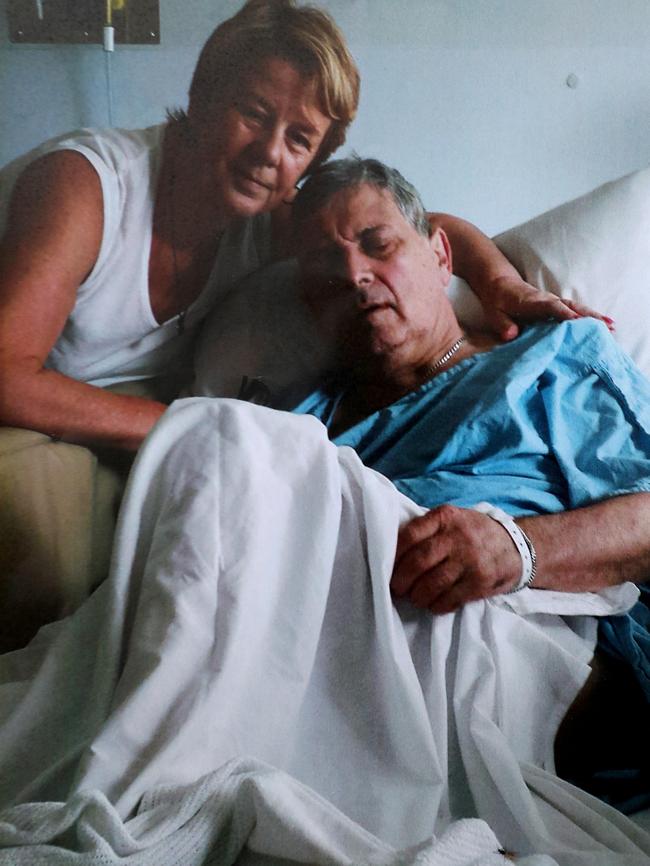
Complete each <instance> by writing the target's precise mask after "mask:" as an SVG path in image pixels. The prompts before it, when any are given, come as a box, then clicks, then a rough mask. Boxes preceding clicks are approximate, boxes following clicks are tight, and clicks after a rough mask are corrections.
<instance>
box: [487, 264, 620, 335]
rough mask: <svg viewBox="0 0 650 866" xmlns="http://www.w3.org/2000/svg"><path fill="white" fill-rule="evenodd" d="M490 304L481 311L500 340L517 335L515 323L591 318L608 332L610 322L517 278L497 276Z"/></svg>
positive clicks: (600, 315) (588, 309)
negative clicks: (606, 328) (602, 325)
mask: <svg viewBox="0 0 650 866" xmlns="http://www.w3.org/2000/svg"><path fill="white" fill-rule="evenodd" d="M490 298H491V300H490V302H489V303H487V302H486V303H485V305H484V311H485V317H486V319H487V322H488V325H489V326H490V328H492V330H493V331H494V332H495V333H496V334H498V335H499V337H500V338H501V339H502V340H513V339H514V338H515V337H516V336H517V334H518V333H519V327H518V325H517V322H538V321H541V320H544V319H555V320H556V321H558V322H563V321H565V320H566V319H579V318H582V317H584V316H591V317H592V318H594V319H599V320H600V321H601V322H604V323H605V324H606V325H607V327H608V328H609V330H610V331H613V330H614V322H613V321H612V319H610V318H609V316H604V315H602V314H601V313H599V312H597V311H596V310H592V309H591V307H587V306H586V305H585V304H581V303H579V302H578V301H571V300H569V299H568V298H560V297H558V296H557V295H554V294H552V292H546V291H544V290H543V289H538V288H536V287H535V286H532V285H531V284H530V283H527V282H526V281H525V280H523V279H522V278H521V277H519V276H501V277H498V278H497V279H495V280H494V281H493V282H492V284H491V289H490Z"/></svg>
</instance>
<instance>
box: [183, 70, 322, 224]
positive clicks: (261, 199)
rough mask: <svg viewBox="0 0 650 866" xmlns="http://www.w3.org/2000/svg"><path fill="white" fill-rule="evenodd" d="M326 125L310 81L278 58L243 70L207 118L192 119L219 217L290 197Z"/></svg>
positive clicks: (266, 206)
mask: <svg viewBox="0 0 650 866" xmlns="http://www.w3.org/2000/svg"><path fill="white" fill-rule="evenodd" d="M330 124H331V120H330V118H329V117H327V116H326V115H324V114H323V113H322V111H321V110H320V107H319V106H318V104H317V101H316V96H315V88H314V85H313V83H312V81H311V80H310V79H306V78H304V77H303V76H302V75H301V74H300V73H299V72H298V71H297V70H296V69H295V68H294V67H293V66H291V64H290V63H288V62H287V61H286V60H282V59H280V58H278V57H272V58H268V59H266V60H264V61H263V62H262V63H261V64H260V65H259V67H258V68H257V69H256V70H255V71H254V72H251V73H250V74H249V75H248V76H247V77H246V78H245V79H244V80H243V81H242V82H241V85H240V86H238V87H237V89H236V92H235V93H233V94H231V95H230V98H229V100H228V101H227V103H226V105H225V107H224V108H223V109H221V110H215V111H214V117H212V116H203V117H201V118H200V119H199V120H198V121H197V120H196V119H195V123H194V128H195V130H196V131H197V133H198V146H199V158H200V159H201V162H202V163H203V167H204V171H205V179H206V183H209V185H210V187H211V188H212V190H213V192H214V195H215V196H216V197H217V200H218V201H219V203H220V205H221V206H222V207H223V210H224V212H225V214H226V215H227V216H229V217H235V216H253V215H255V214H258V213H261V212H262V211H268V210H272V209H273V208H275V207H277V205H278V204H280V202H281V201H282V200H283V199H286V198H288V197H291V195H292V192H293V189H294V187H295V185H296V183H297V181H298V180H299V178H300V177H301V176H302V175H303V174H304V172H305V171H306V170H307V168H308V166H309V164H310V163H311V161H312V160H313V159H314V157H315V156H316V154H317V153H318V150H319V148H320V145H321V143H322V141H323V139H324V137H325V135H326V133H327V131H328V129H329V127H330Z"/></svg>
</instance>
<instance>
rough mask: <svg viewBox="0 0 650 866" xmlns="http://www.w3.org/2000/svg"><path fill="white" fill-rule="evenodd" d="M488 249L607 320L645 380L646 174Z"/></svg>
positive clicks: (649, 188) (648, 299)
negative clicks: (498, 252)
mask: <svg viewBox="0 0 650 866" xmlns="http://www.w3.org/2000/svg"><path fill="white" fill-rule="evenodd" d="M494 241H495V243H496V244H497V246H498V247H499V248H500V249H501V250H502V251H503V252H504V253H505V255H506V256H507V257H508V258H509V259H510V261H511V262H512V263H513V264H514V265H515V267H516V268H517V269H518V270H519V271H520V273H521V274H522V276H523V277H524V278H525V279H527V280H528V281H529V282H531V283H533V284H534V285H536V286H539V287H540V288H544V289H548V290H549V291H551V292H554V293H555V294H559V295H563V296H565V297H568V298H571V299H573V300H578V301H582V302H583V303H586V304H589V306H591V307H593V308H595V309H596V310H598V311H599V312H601V313H604V314H605V315H608V316H611V317H612V318H613V319H614V324H615V327H616V330H615V337H616V339H617V340H618V342H619V343H620V344H621V345H622V346H623V348H624V349H625V350H626V352H627V353H628V354H629V355H631V356H632V358H633V359H634V360H635V361H636V363H637V365H638V366H639V367H640V368H641V370H642V371H643V372H644V373H645V375H646V376H650V168H649V169H644V170H642V171H638V172H635V173H634V174H630V175H627V176H626V177H622V178H620V179H619V180H615V181H611V182H610V183H606V184H604V185H603V186H600V187H598V188H597V189H595V190H593V191H592V192H590V193H587V195H583V196H581V197H580V198H577V199H575V200H573V201H570V202H567V203H566V204H563V205H561V206H560V207H556V208H554V209H553V210H550V211H547V212H546V213H543V214H541V216H538V217H535V219H532V220H530V221H529V222H526V223H523V224H522V225H519V226H516V227H515V228H513V229H510V230H509V231H506V232H504V233H503V234H500V235H498V236H497V237H495V238H494Z"/></svg>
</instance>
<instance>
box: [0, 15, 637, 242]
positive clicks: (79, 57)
mask: <svg viewBox="0 0 650 866" xmlns="http://www.w3.org/2000/svg"><path fill="white" fill-rule="evenodd" d="M238 5H239V2H238V0H184V2H177V0H161V32H162V44H161V45H160V46H159V47H151V46H147V47H124V48H122V47H118V49H117V51H116V53H115V55H114V57H113V58H112V70H113V72H112V77H113V88H114V109H115V113H114V119H115V124H116V125H118V126H143V125H146V124H149V123H155V122H157V121H158V120H159V119H161V118H162V116H163V114H164V109H165V107H167V106H173V105H177V104H185V93H186V90H187V86H188V83H189V78H190V74H191V71H192V67H193V64H194V61H195V59H196V56H197V54H198V49H199V47H200V45H201V43H202V42H203V41H204V39H205V38H206V36H207V35H208V33H209V32H210V30H211V29H212V28H213V26H214V25H215V24H216V23H217V21H218V20H221V19H222V18H224V17H227V16H228V15H229V14H231V13H232V12H233V11H234V10H235V9H236V8H237V7H238ZM321 5H322V6H324V7H325V8H326V9H328V10H329V11H330V12H331V13H332V14H333V15H334V17H335V18H336V19H337V21H338V22H339V24H340V25H341V27H342V29H343V31H344V32H345V33H346V35H347V37H348V40H349V43H350V46H351V48H352V51H353V53H354V55H355V57H356V58H357V61H358V63H359V66H360V68H361V72H362V78H363V90H362V102H361V108H360V112H359V117H358V119H357V121H356V122H355V124H354V127H353V129H352V131H351V133H350V136H349V145H350V146H351V147H354V148H355V149H356V150H358V151H359V152H360V153H361V154H364V155H366V154H367V155H375V156H378V157H380V158H382V159H384V160H386V161H387V162H389V163H391V164H393V165H397V166H398V167H399V168H400V169H401V170H402V171H403V173H404V174H405V175H406V176H407V177H408V178H409V179H410V180H412V181H413V182H414V183H415V184H416V185H417V186H418V187H419V188H420V190H421V192H422V193H423V196H424V198H425V202H426V204H427V205H428V206H429V207H431V208H435V209H444V210H449V211H452V212H454V213H458V214H461V215H463V216H466V217H468V218H469V219H472V220H473V221H474V222H476V223H478V224H479V225H480V226H481V227H483V228H484V229H485V230H486V231H488V232H489V233H493V232H496V231H499V230H501V229H503V228H506V227H508V226H509V225H512V224H514V223H516V222H519V221H521V220H523V219H525V218H527V217H529V216H531V215H533V214H535V213H538V212H540V211H542V210H545V209H547V208H548V207H551V206H552V205H554V204H557V203H559V202H561V201H564V200H566V199H567V198H571V197H573V196H575V195H578V194H580V193H582V192H585V191H587V190H588V189H590V188H591V187H593V186H595V185H596V184H598V183H601V182H603V181H605V180H609V179H611V178H613V177H616V176H618V175H620V174H623V173H625V172H627V171H631V170H633V169H635V168H638V167H640V166H643V165H647V164H649V163H650V50H649V48H648V46H650V3H649V2H648V0H617V2H616V4H612V3H611V2H610V0H607V2H606V0H570V2H567V0H401V2H400V0H321ZM5 9H6V0H0V15H1V20H0V28H1V29H0V162H2V163H3V162H6V161H8V160H9V159H10V158H13V156H15V155H17V154H18V153H20V152H22V151H24V150H26V149H27V148H29V147H31V146H33V145H34V144H36V143H37V142H39V141H40V140H42V139H44V138H46V137H48V136H50V135H54V134H55V133H58V132H62V131H65V130H66V129H71V128H74V127H76V126H81V125H102V124H105V123H106V122H107V100H106V88H105V66H104V62H105V58H104V56H103V52H102V50H101V48H99V47H98V46H67V47H60V46H59V47H49V46H18V45H11V44H9V42H8V39H7V32H6V16H5V14H4V13H5ZM570 74H574V75H575V76H577V79H578V86H577V87H576V88H573V89H572V88H570V87H568V86H567V84H566V79H567V77H568V76H569V75H570Z"/></svg>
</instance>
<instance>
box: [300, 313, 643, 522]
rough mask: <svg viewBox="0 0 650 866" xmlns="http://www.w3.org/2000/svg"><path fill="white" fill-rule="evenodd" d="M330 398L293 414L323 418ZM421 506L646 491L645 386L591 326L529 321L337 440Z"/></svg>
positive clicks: (536, 507)
mask: <svg viewBox="0 0 650 866" xmlns="http://www.w3.org/2000/svg"><path fill="white" fill-rule="evenodd" d="M339 399H340V395H335V396H332V395H330V394H327V393H326V392H325V391H324V390H318V391H315V392H314V393H312V394H311V395H309V396H308V397H307V398H306V399H305V400H303V402H302V403H300V404H299V405H298V406H297V407H296V408H295V409H294V411H296V412H301V413H309V414H312V415H315V416H316V417H317V418H319V419H320V420H321V421H323V422H324V423H325V425H329V424H330V423H331V420H332V417H333V414H334V412H335V409H336V405H337V403H338V400H339ZM333 441H334V442H335V443H336V444H337V445H349V446H351V447H352V448H354V450H355V451H356V452H357V453H358V454H359V456H360V457H361V459H362V460H363V462H364V463H365V464H366V465H367V466H371V467H372V468H373V469H376V470H377V471H378V472H381V473H382V474H383V475H386V476H387V477H388V478H390V479H391V481H393V483H394V484H395V486H396V487H397V488H398V489H399V490H401V491H402V492H403V493H405V494H407V495H408V496H410V497H411V498H412V499H413V500H415V501H416V502H418V503H419V504H420V505H424V506H426V507H428V508H433V507H434V506H436V505H440V504H442V503H445V502H448V503H452V504H454V505H460V506H465V507H467V506H471V505H474V504H475V503H477V502H479V501H481V500H488V501H489V502H492V503H493V504H494V505H498V506H499V507H501V508H503V509H504V510H505V511H507V512H509V513H510V514H513V515H518V516H523V515H531V514H544V513H551V512H558V511H564V510H566V509H569V508H577V507H579V506H582V505H588V504H590V503H593V502H597V501H599V500H601V499H606V498H609V497H611V496H614V495H617V494H623V493H634V492H640V491H650V383H649V382H648V381H646V379H645V378H644V377H643V375H642V374H641V373H640V372H639V371H638V370H637V369H636V367H635V366H634V364H633V363H632V361H631V360H630V359H629V358H628V357H627V356H626V355H625V354H624V353H623V352H622V350H621V349H620V348H619V347H618V345H617V344H616V343H615V342H614V340H613V339H612V338H611V336H610V335H609V333H608V332H607V329H606V328H605V326H604V325H602V324H601V323H598V322H595V321H594V320H592V319H579V320H576V321H572V322H564V323H562V324H559V325H556V324H544V325H538V326H534V327H529V328H527V329H526V330H525V331H524V332H523V334H522V335H521V336H520V337H519V338H518V339H516V340H514V341H513V342H510V343H504V344H502V345H499V346H496V347H495V348H493V349H492V350H490V351H488V352H483V353H479V354H476V355H473V356H472V357H471V358H467V359H465V360H462V361H460V362H459V363H457V364H456V365H455V366H453V367H452V368H450V369H449V370H447V371H445V372H443V373H440V374H439V375H438V376H436V377H434V378H433V379H430V380H429V381H428V382H425V383H424V384H423V385H421V386H420V387H419V388H418V389H417V390H415V391H411V392H410V393H409V394H407V395H406V396H404V397H402V398H401V399H400V400H398V401H397V402H395V403H393V404H392V405H390V406H387V407H385V408H384V409H380V410H379V411H378V412H375V413H374V414H372V415H370V416H369V417H368V418H365V419H364V420H363V421H360V422H359V423H358V424H355V425H354V426H353V427H351V428H350V429H348V430H346V431H345V432H343V433H341V434H340V435H338V436H336V437H335V438H334V439H333Z"/></svg>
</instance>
